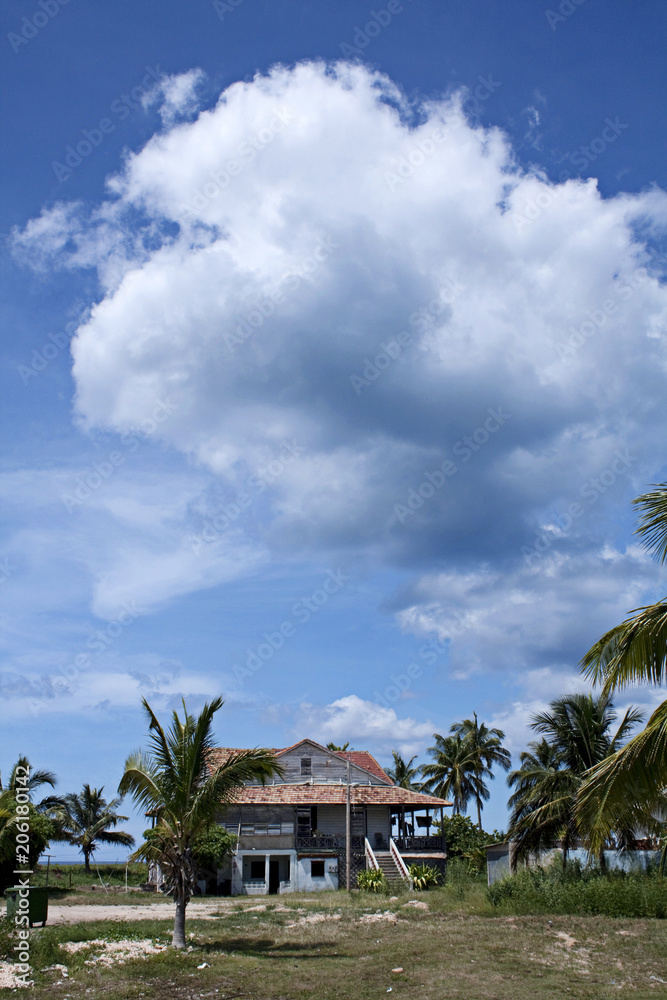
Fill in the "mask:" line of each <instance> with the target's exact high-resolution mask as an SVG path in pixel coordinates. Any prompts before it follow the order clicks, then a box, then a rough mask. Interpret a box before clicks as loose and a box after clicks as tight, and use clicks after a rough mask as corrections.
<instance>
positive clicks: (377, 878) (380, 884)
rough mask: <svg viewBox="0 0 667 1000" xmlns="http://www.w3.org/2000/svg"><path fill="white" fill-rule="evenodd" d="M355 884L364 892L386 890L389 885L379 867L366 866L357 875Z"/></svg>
mask: <svg viewBox="0 0 667 1000" xmlns="http://www.w3.org/2000/svg"><path fill="white" fill-rule="evenodd" d="M357 886H358V887H359V888H360V889H362V890H363V891H364V892H388V891H389V885H388V883H387V880H386V878H385V877H384V873H383V872H381V871H380V869H379V868H367V869H366V871H363V872H359V874H358V875H357Z"/></svg>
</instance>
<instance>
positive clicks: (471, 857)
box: [436, 815, 505, 874]
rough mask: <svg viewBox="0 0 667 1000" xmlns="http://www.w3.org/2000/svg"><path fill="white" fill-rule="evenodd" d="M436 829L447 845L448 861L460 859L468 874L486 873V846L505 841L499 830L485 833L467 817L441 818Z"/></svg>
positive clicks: (449, 865)
mask: <svg viewBox="0 0 667 1000" xmlns="http://www.w3.org/2000/svg"><path fill="white" fill-rule="evenodd" d="M436 829H437V830H438V831H439V832H442V833H443V834H444V837H445V841H446V843H447V855H448V857H449V859H450V861H449V864H448V867H451V859H460V860H461V862H462V863H463V864H464V868H465V871H467V872H468V873H469V874H480V873H482V872H484V873H485V872H486V851H485V849H484V848H485V847H486V846H487V844H496V843H498V842H499V841H504V840H505V834H504V833H503V832H502V831H500V830H494V831H493V833H485V832H484V830H481V831H480V830H479V828H478V827H477V825H476V824H475V823H473V821H472V820H471V819H470V817H468V816H460V815H454V816H443V819H442V824H440V822H438V823H436Z"/></svg>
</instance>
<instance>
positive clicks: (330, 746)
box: [327, 742, 352, 753]
mask: <svg viewBox="0 0 667 1000" xmlns="http://www.w3.org/2000/svg"><path fill="white" fill-rule="evenodd" d="M351 749H352V747H351V746H350V744H349V742H348V743H343V745H342V747H339V746H336V744H335V743H327V750H337V751H338V752H339V753H344V752H345V750H351Z"/></svg>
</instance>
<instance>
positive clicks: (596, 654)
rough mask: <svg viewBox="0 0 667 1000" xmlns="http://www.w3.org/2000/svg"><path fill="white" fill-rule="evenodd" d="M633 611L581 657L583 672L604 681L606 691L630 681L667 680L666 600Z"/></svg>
mask: <svg viewBox="0 0 667 1000" xmlns="http://www.w3.org/2000/svg"><path fill="white" fill-rule="evenodd" d="M631 614H632V616H633V617H631V618H628V619H626V621H624V622H622V623H621V624H620V625H616V626H615V627H614V628H612V629H610V630H609V631H608V632H606V633H605V634H604V635H603V636H602V638H600V639H598V641H597V642H596V643H595V644H594V645H593V646H591V648H590V649H589V650H588V652H587V653H586V654H585V656H584V657H583V658H582V660H581V668H582V672H583V674H584V676H586V677H588V678H589V680H591V681H592V682H593V683H594V684H599V683H602V684H603V685H604V687H603V691H605V692H607V693H608V692H611V691H614V690H616V689H622V688H624V687H626V686H627V685H628V684H634V683H638V682H647V683H649V684H664V683H665V681H666V680H667V602H666V601H660V602H658V603H656V604H649V605H647V606H646V607H643V608H637V609H636V610H635V611H633V612H631Z"/></svg>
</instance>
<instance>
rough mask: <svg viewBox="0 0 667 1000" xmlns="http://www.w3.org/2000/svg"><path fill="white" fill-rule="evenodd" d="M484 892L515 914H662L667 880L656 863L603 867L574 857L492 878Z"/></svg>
mask: <svg viewBox="0 0 667 1000" xmlns="http://www.w3.org/2000/svg"><path fill="white" fill-rule="evenodd" d="M488 896H489V899H490V901H491V903H492V904H493V905H494V906H495V907H497V908H498V909H499V910H501V911H502V912H504V913H511V914H516V915H529V914H539V913H555V914H566V915H591V916H592V915H596V916H606V917H658V918H664V917H666V916H667V885H666V884H665V880H664V879H663V878H662V877H661V876H660V875H659V874H658V872H657V870H655V869H653V870H650V871H648V872H623V871H619V870H617V869H614V870H612V871H607V872H603V871H601V870H600V869H599V868H597V867H584V866H582V865H581V863H580V862H578V861H573V862H569V863H568V864H567V865H566V866H565V868H563V867H562V866H561V865H560V864H557V865H553V866H551V867H549V868H540V867H537V868H524V869H521V870H520V871H518V872H517V874H516V875H510V876H508V877H507V878H504V879H501V880H499V881H498V882H495V883H494V884H493V885H492V886H490V887H489V889H488Z"/></svg>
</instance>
